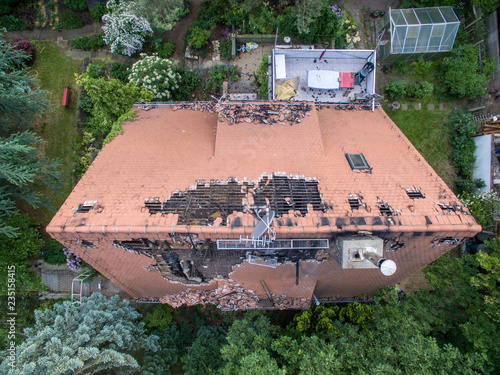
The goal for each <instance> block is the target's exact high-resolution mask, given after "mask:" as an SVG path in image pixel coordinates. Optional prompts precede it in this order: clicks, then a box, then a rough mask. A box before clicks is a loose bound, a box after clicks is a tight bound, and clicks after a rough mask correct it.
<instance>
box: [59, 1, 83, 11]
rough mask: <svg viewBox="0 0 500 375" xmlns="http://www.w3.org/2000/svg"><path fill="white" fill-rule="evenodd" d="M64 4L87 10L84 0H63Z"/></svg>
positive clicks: (75, 8)
mask: <svg viewBox="0 0 500 375" xmlns="http://www.w3.org/2000/svg"><path fill="white" fill-rule="evenodd" d="M64 5H66V6H67V7H68V8H70V9H73V10H87V2H86V1H85V0H64Z"/></svg>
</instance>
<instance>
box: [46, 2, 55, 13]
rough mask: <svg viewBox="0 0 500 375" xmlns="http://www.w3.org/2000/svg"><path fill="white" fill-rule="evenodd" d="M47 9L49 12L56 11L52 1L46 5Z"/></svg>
mask: <svg viewBox="0 0 500 375" xmlns="http://www.w3.org/2000/svg"><path fill="white" fill-rule="evenodd" d="M47 8H49V9H50V11H51V12H55V11H56V6H55V5H54V0H50V1H49V2H48V3H47Z"/></svg>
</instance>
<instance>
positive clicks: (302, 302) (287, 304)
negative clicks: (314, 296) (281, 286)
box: [271, 293, 311, 310]
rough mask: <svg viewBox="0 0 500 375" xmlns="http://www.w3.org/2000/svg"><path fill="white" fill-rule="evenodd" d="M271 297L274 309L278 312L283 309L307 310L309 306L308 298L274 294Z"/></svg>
mask: <svg viewBox="0 0 500 375" xmlns="http://www.w3.org/2000/svg"><path fill="white" fill-rule="evenodd" d="M271 296H272V297H273V302H274V307H277V308H279V309H280V310H285V309H307V308H308V307H309V306H310V305H311V299H310V298H294V297H288V296H287V295H286V294H274V293H271Z"/></svg>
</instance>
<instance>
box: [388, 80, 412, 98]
mask: <svg viewBox="0 0 500 375" xmlns="http://www.w3.org/2000/svg"><path fill="white" fill-rule="evenodd" d="M406 86H407V85H406V83H405V82H400V81H397V80H395V79H392V80H391V81H389V83H387V84H386V85H385V93H386V94H387V96H388V97H389V99H390V100H399V99H401V98H403V97H404V96H405V95H406Z"/></svg>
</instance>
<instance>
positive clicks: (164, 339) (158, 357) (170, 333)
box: [141, 323, 184, 375]
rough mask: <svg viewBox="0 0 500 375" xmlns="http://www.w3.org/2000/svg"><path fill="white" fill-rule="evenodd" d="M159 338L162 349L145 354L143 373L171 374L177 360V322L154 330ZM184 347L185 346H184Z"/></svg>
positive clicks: (142, 374)
mask: <svg viewBox="0 0 500 375" xmlns="http://www.w3.org/2000/svg"><path fill="white" fill-rule="evenodd" d="M154 334H155V335H157V336H158V337H159V338H160V339H159V345H160V346H161V349H160V350H158V351H156V352H151V351H148V352H146V354H145V355H144V365H143V366H142V367H141V375H169V374H170V366H171V365H173V364H175V363H176V362H177V352H178V351H179V348H178V341H179V331H178V330H177V325H176V324H175V323H173V324H171V325H167V326H164V327H163V328H162V329H160V330H157V331H155V332H154ZM182 349H184V348H182Z"/></svg>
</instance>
